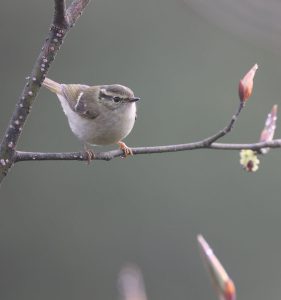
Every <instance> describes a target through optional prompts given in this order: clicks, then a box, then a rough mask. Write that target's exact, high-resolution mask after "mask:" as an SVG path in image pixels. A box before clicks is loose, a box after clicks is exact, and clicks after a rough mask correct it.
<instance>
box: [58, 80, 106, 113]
mask: <svg viewBox="0 0 281 300" xmlns="http://www.w3.org/2000/svg"><path fill="white" fill-rule="evenodd" d="M62 91H63V94H64V97H65V99H66V100H67V102H68V104H69V106H70V107H71V109H72V110H73V111H75V112H76V113H78V114H79V115H80V116H81V117H83V118H86V119H95V118H96V117H97V116H98V115H99V114H100V105H101V104H100V103H98V102H97V101H96V97H97V95H96V88H95V87H90V86H88V85H80V84H67V85H66V84H65V85H64V84H63V85H62Z"/></svg>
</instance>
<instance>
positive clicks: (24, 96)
mask: <svg viewBox="0 0 281 300" xmlns="http://www.w3.org/2000/svg"><path fill="white" fill-rule="evenodd" d="M89 1H90V0H74V1H73V2H72V4H70V6H69V8H68V10H67V17H68V19H69V20H70V21H69V22H68V23H67V26H66V24H65V22H66V18H65V12H64V11H65V3H64V1H62V0H55V13H54V20H53V24H52V26H51V29H50V32H49V36H48V37H47V39H46V41H45V43H44V44H43V47H42V49H41V52H40V53H39V56H38V58H37V60H36V62H35V64H34V66H33V69H32V72H31V75H30V76H28V77H27V83H26V85H25V86H24V88H23V91H22V93H21V95H20V98H19V100H18V103H17V105H16V108H15V110H14V112H13V115H12V118H11V120H10V122H9V124H8V127H7V129H6V132H5V134H4V137H3V139H2V142H1V144H0V182H1V181H2V180H3V178H4V177H5V176H6V174H7V172H8V170H9V169H10V168H11V167H12V165H13V163H14V161H15V153H16V152H15V151H16V150H15V149H16V146H17V143H18V140H19V138H20V136H21V132H22V129H23V126H24V124H25V122H26V120H27V117H28V115H29V113H30V110H31V107H32V104H33V102H34V100H35V98H36V96H37V94H38V91H39V89H40V87H41V84H42V81H43V80H44V78H45V76H46V74H47V72H48V70H49V67H50V65H51V63H52V61H53V60H54V58H55V55H56V54H57V52H58V51H59V48H60V46H61V44H62V42H63V39H64V37H65V35H66V33H67V32H68V30H69V29H70V27H71V26H72V25H73V22H75V21H76V20H77V19H78V17H79V16H80V15H81V13H82V10H83V9H84V8H85V6H86V4H87V3H88V2H89Z"/></svg>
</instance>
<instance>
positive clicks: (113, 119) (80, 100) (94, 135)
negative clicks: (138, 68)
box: [42, 77, 140, 161]
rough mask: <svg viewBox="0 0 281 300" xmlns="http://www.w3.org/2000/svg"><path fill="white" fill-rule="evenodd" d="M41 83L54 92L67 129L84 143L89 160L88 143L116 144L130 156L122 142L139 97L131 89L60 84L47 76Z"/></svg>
mask: <svg viewBox="0 0 281 300" xmlns="http://www.w3.org/2000/svg"><path fill="white" fill-rule="evenodd" d="M42 85H43V86H44V87H45V88H47V89H48V90H50V91H51V92H53V93H55V94H56V95H57V97H58V99H59V101H60V104H61V106H62V109H63V111H64V113H65V115H66V117H67V119H68V123H69V126H70V129H71V130H72V132H73V133H74V135H75V136H76V137H77V138H78V139H79V140H80V141H81V142H82V143H83V144H84V147H85V150H86V152H87V154H88V158H89V159H88V161H90V160H91V159H94V153H93V151H92V150H89V149H88V147H87V146H88V145H111V144H118V145H119V148H120V149H121V150H123V153H124V157H127V156H128V155H133V152H132V149H131V148H130V147H128V146H127V145H126V144H125V143H124V142H123V141H122V140H123V139H124V138H125V137H126V136H127V135H128V134H129V133H130V132H131V130H132V129H133V127H134V124H135V120H136V111H137V108H136V102H137V101H139V100H140V98H139V97H135V95H134V92H133V91H132V90H131V89H130V88H128V87H126V86H124V85H120V84H110V85H95V86H88V85H84V84H62V83H58V82H56V81H54V80H52V79H50V78H47V77H46V78H45V79H44V81H43V83H42Z"/></svg>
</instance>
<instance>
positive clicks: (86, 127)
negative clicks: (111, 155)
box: [58, 95, 136, 145]
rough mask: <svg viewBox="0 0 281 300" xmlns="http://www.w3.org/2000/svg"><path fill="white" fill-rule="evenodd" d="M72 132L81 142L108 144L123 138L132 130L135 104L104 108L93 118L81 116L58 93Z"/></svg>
mask: <svg viewBox="0 0 281 300" xmlns="http://www.w3.org/2000/svg"><path fill="white" fill-rule="evenodd" d="M58 97H59V100H60V103H61V105H62V108H63V111H64V113H65V114H66V116H67V118H68V122H69V126H70V128H71V130H72V132H73V133H74V134H75V135H76V136H77V137H78V138H79V139H80V140H81V141H82V142H83V143H88V144H94V145H109V144H114V143H117V142H118V141H120V140H122V139H124V138H125V137H126V136H127V135H128V134H129V133H130V132H131V130H132V128H133V126H134V123H135V117H136V104H135V103H128V104H125V105H123V106H122V107H120V108H117V109H115V110H110V109H108V108H105V109H104V110H102V112H101V113H100V114H99V115H98V116H97V117H96V118H95V119H87V118H83V117H81V116H80V115H79V114H77V113H76V112H74V111H73V110H72V109H71V108H70V107H69V104H68V102H67V101H66V100H65V99H64V97H63V96H60V95H58Z"/></svg>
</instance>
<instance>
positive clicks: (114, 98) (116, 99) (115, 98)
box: [113, 96, 121, 102]
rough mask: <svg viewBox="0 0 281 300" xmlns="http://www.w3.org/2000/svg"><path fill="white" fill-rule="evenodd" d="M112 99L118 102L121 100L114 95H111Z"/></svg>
mask: <svg viewBox="0 0 281 300" xmlns="http://www.w3.org/2000/svg"><path fill="white" fill-rule="evenodd" d="M113 101H114V102H120V101H121V98H120V97H118V96H115V97H113Z"/></svg>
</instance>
